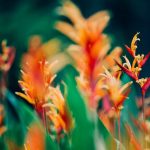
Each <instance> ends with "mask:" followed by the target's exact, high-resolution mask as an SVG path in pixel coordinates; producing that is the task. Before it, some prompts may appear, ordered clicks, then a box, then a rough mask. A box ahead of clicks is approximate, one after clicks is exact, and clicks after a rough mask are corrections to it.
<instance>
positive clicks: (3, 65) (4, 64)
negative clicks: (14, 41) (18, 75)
mask: <svg viewBox="0 0 150 150" xmlns="http://www.w3.org/2000/svg"><path fill="white" fill-rule="evenodd" d="M6 45H7V42H6V41H5V40H3V41H2V54H0V70H2V71H4V72H7V71H8V70H9V69H10V67H11V65H12V63H13V61H14V58H15V49H14V48H13V47H8V46H6Z"/></svg>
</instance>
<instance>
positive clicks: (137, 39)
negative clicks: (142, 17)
mask: <svg viewBox="0 0 150 150" xmlns="http://www.w3.org/2000/svg"><path fill="white" fill-rule="evenodd" d="M139 34H140V32H137V33H136V34H135V35H134V36H133V39H132V42H131V50H132V51H134V53H135V51H136V49H137V41H140V38H138V35H139Z"/></svg>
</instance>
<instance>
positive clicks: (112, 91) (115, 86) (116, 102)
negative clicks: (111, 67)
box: [101, 68, 132, 113]
mask: <svg viewBox="0 0 150 150" xmlns="http://www.w3.org/2000/svg"><path fill="white" fill-rule="evenodd" d="M101 76H103V77H104V79H105V80H104V81H105V82H104V85H103V86H102V87H101V88H103V89H105V90H106V91H107V93H108V95H109V99H110V101H111V102H112V104H113V108H114V110H115V111H116V112H117V113H119V112H120V110H121V109H122V108H123V102H124V101H125V100H126V99H127V96H128V94H129V91H130V90H129V87H130V86H131V84H132V81H131V82H128V83H126V84H125V85H123V86H122V85H121V81H120V75H119V74H118V77H117V78H116V77H115V76H113V75H112V74H111V73H110V72H109V71H108V70H107V69H106V68H105V73H104V74H101ZM116 93H117V94H116Z"/></svg>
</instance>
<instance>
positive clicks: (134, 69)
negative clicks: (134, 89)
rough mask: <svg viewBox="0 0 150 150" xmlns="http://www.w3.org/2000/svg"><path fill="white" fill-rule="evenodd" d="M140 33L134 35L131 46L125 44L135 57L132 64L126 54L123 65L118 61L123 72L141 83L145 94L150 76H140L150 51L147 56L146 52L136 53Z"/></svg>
mask: <svg viewBox="0 0 150 150" xmlns="http://www.w3.org/2000/svg"><path fill="white" fill-rule="evenodd" d="M138 34H139V33H137V34H135V35H134V37H133V39H132V42H131V47H130V48H129V47H128V46H127V45H125V47H126V49H127V51H128V52H129V54H130V55H131V56H132V57H133V62H132V64H131V63H130V61H129V59H128V58H127V57H126V56H124V59H125V61H126V62H125V63H123V65H121V64H120V63H118V62H117V61H116V63H117V64H118V66H119V67H120V68H121V69H122V71H123V72H125V73H126V74H127V75H128V76H129V77H131V78H132V79H134V80H135V81H136V82H137V83H138V84H139V85H140V87H141V89H142V93H143V95H145V93H146V91H147V89H148V88H149V87H150V78H139V76H140V72H141V70H142V67H143V65H144V64H145V63H146V61H147V60H148V59H149V57H150V52H149V53H148V54H147V55H146V56H144V54H136V50H137V41H140V39H139V38H138Z"/></svg>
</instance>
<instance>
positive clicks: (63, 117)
mask: <svg viewBox="0 0 150 150" xmlns="http://www.w3.org/2000/svg"><path fill="white" fill-rule="evenodd" d="M30 45H32V44H30ZM55 65H56V63H55V62H54V63H52V64H49V62H48V61H46V58H45V57H44V51H43V50H42V48H41V46H37V47H35V46H32V48H31V47H30V48H29V52H27V54H25V56H24V58H23V64H22V66H23V69H22V70H21V73H22V80H20V81H19V84H20V86H21V88H22V90H23V93H22V92H16V94H17V95H19V96H20V97H22V98H23V99H25V100H27V101H28V102H29V103H31V104H32V105H33V106H34V107H35V110H36V111H37V113H38V114H39V116H40V118H41V119H42V121H43V123H44V125H45V127H46V128H48V129H49V128H50V125H49V124H47V121H46V120H47V119H46V118H47V115H48V118H49V119H50V122H51V123H50V124H53V126H54V128H55V131H56V132H57V133H59V132H60V131H62V130H64V131H65V132H69V130H70V129H71V128H72V119H71V115H70V113H69V110H68V108H67V105H66V102H65V99H64V98H63V96H62V94H61V91H60V89H58V88H54V87H53V85H52V82H53V80H54V79H55V77H56V75H55V74H54V73H53V72H52V68H53V67H54V66H55Z"/></svg>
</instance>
